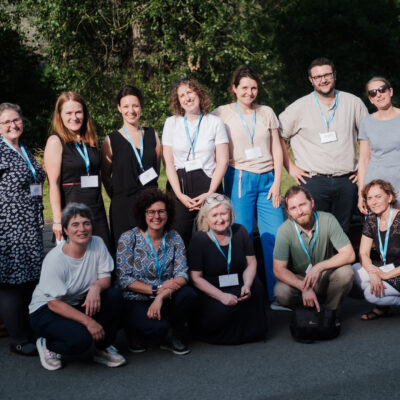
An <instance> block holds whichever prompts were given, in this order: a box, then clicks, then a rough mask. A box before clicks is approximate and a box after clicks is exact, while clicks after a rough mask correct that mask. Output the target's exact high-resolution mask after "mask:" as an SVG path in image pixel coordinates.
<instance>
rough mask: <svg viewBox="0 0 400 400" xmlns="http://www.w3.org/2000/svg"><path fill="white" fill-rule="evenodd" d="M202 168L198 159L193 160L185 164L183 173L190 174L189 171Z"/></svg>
mask: <svg viewBox="0 0 400 400" xmlns="http://www.w3.org/2000/svg"><path fill="white" fill-rule="evenodd" d="M202 168H203V164H202V162H201V160H199V159H194V160H190V161H186V162H185V171H186V172H190V171H194V170H196V169H202Z"/></svg>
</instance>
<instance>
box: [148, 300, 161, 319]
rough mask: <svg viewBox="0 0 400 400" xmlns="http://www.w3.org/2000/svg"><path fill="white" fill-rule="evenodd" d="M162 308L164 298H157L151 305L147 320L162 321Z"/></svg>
mask: <svg viewBox="0 0 400 400" xmlns="http://www.w3.org/2000/svg"><path fill="white" fill-rule="evenodd" d="M161 307H162V298H161V297H160V296H157V297H156V298H155V299H154V300H153V302H152V303H151V305H150V307H149V309H148V310H147V318H150V319H158V320H160V319H161Z"/></svg>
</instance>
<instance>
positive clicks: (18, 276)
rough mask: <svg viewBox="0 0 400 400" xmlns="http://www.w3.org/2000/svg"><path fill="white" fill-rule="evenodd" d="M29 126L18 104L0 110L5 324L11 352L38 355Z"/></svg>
mask: <svg viewBox="0 0 400 400" xmlns="http://www.w3.org/2000/svg"><path fill="white" fill-rule="evenodd" d="M23 129H24V125H23V120H22V114H21V109H20V107H19V106H18V105H16V104H11V103H3V104H0V134H1V140H0V218H1V224H0V318H1V319H2V320H3V321H4V323H5V325H6V327H7V330H8V332H9V334H10V340H11V343H10V350H11V351H13V352H15V353H18V354H23V355H34V354H36V348H35V345H34V344H33V343H32V342H31V340H32V337H31V329H30V326H29V319H28V304H29V302H30V299H31V296H32V292H33V290H34V288H35V285H36V283H37V281H38V279H39V275H40V268H41V265H42V257H43V240H42V231H43V214H42V211H43V205H42V183H43V181H44V179H45V174H44V171H43V169H42V167H41V165H40V164H39V163H38V162H37V161H36V160H35V158H34V157H33V156H32V154H31V153H30V152H29V151H27V150H26V148H25V147H24V146H23V145H22V144H21V143H20V141H19V138H20V136H21V134H22V132H23Z"/></svg>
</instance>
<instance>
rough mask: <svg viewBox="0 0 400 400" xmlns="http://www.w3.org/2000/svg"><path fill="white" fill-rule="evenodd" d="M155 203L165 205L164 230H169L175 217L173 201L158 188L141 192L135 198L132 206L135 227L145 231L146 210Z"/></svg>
mask: <svg viewBox="0 0 400 400" xmlns="http://www.w3.org/2000/svg"><path fill="white" fill-rule="evenodd" d="M157 201H162V202H163V203H164V204H165V209H166V210H167V216H168V218H167V223H166V224H165V230H167V231H168V230H170V229H171V227H172V224H173V222H174V217H175V201H174V199H173V198H172V197H171V196H170V195H169V194H168V193H164V192H163V191H162V190H160V189H158V188H148V189H144V190H142V191H141V192H140V193H139V194H138V195H137V196H136V200H135V202H134V204H133V208H132V214H133V218H134V219H135V221H136V225H137V226H138V227H139V228H140V229H141V230H142V231H145V230H146V229H147V223H146V210H147V209H148V208H149V207H150V206H151V205H152V204H154V203H157Z"/></svg>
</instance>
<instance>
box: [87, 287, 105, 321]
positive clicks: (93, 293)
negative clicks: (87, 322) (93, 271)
mask: <svg viewBox="0 0 400 400" xmlns="http://www.w3.org/2000/svg"><path fill="white" fill-rule="evenodd" d="M100 306H101V303H100V288H99V287H98V286H96V285H92V286H91V288H90V289H89V291H88V293H87V295H86V299H85V302H84V303H83V304H82V307H85V314H86V315H89V317H92V316H93V315H94V314H96V313H98V312H99V311H100Z"/></svg>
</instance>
